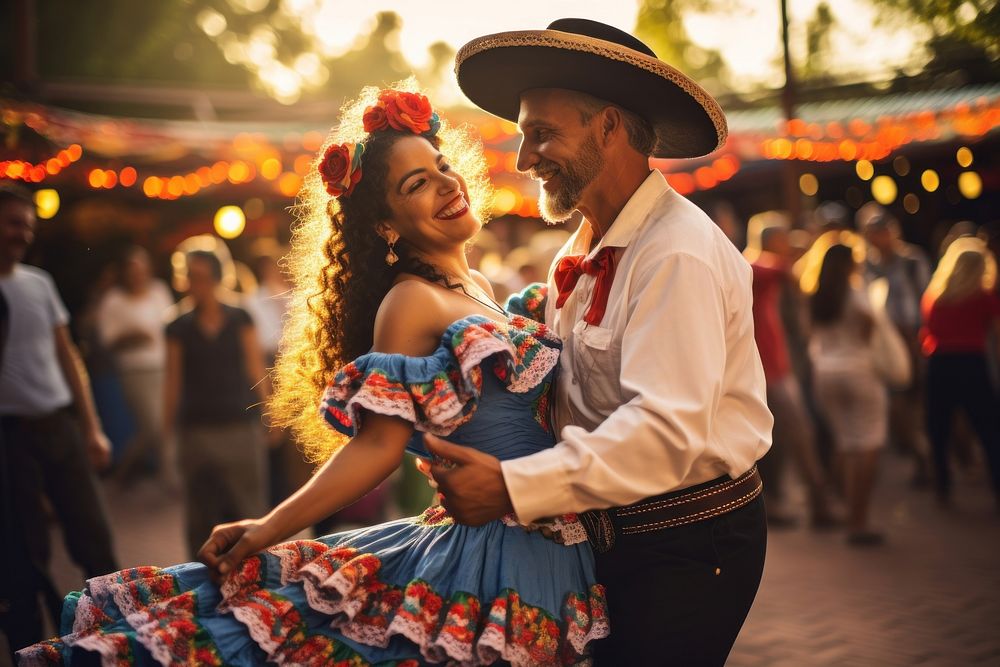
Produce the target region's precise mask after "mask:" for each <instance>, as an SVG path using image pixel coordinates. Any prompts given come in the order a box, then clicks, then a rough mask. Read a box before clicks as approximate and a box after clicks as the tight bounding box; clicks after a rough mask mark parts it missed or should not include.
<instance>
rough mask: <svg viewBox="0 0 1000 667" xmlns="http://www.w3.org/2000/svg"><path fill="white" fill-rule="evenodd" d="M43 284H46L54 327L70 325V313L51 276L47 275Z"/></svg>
mask: <svg viewBox="0 0 1000 667" xmlns="http://www.w3.org/2000/svg"><path fill="white" fill-rule="evenodd" d="M42 282H43V283H44V284H45V291H46V292H48V301H49V315H50V317H51V318H52V327H53V328H55V327H63V326H66V325H67V324H69V312H68V311H67V310H66V306H65V305H63V302H62V299H61V298H60V297H59V290H57V289H56V284H55V281H53V280H52V277H51V276H49V275H48V274H46V275H45V276H44V277H43V279H42Z"/></svg>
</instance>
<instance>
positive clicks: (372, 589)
mask: <svg viewBox="0 0 1000 667" xmlns="http://www.w3.org/2000/svg"><path fill="white" fill-rule="evenodd" d="M268 552H269V553H271V554H272V555H274V556H276V557H277V558H278V559H279V561H280V564H281V581H282V584H286V585H287V584H289V583H293V582H299V583H301V584H302V585H303V587H304V589H305V591H306V599H307V601H308V604H309V606H310V607H312V608H313V609H316V610H317V611H319V612H321V613H323V614H325V615H328V616H330V617H331V626H332V627H334V628H336V629H337V630H338V631H339V632H341V633H342V634H343V635H344V636H345V637H348V638H350V639H353V640H354V641H357V642H360V643H363V644H366V645H369V646H379V647H386V646H388V644H389V640H390V639H391V638H392V637H393V636H395V635H400V636H403V637H406V638H407V639H409V640H410V641H412V642H413V643H414V644H416V645H417V646H418V647H419V648H420V651H421V655H423V657H424V658H425V659H427V660H429V661H433V662H441V661H446V660H453V661H457V662H458V664H460V665H477V664H484V663H489V662H492V661H495V660H497V659H500V658H502V659H504V660H507V661H510V662H511V663H512V664H513V665H516V666H520V665H524V666H527V665H573V664H578V663H579V662H580V661H581V660H583V659H584V658H585V657H586V646H587V644H588V643H589V642H590V641H593V640H596V639H600V638H602V637H606V636H607V635H608V632H609V625H608V619H607V605H606V602H605V599H604V591H603V588H602V587H601V586H600V585H598V584H595V585H593V586H592V587H591V588H590V590H589V591H583V592H577V593H574V594H571V595H569V596H567V599H566V600H565V602H564V604H563V608H562V609H561V610H560V618H559V619H556V618H555V617H554V616H552V615H551V614H549V613H548V612H546V611H545V610H543V609H540V608H538V607H534V606H532V605H529V604H526V603H525V602H523V601H522V600H521V598H520V596H519V595H518V593H517V592H516V591H512V590H505V591H503V592H502V594H501V596H499V597H497V598H496V599H494V600H493V601H492V602H491V603H490V605H489V607H488V609H487V608H485V607H484V606H483V605H482V602H481V601H480V600H479V599H478V598H476V597H475V596H473V595H469V594H466V593H462V592H455V593H453V594H452V595H451V596H450V597H448V598H447V599H446V598H445V597H444V596H442V595H440V594H439V593H438V592H436V591H435V590H434V589H433V588H432V587H431V586H430V585H429V584H428V583H427V582H426V581H422V580H420V579H415V580H413V581H411V582H409V583H408V584H407V585H406V586H404V587H399V586H393V585H391V584H387V583H385V582H383V581H381V580H380V579H379V577H378V572H379V569H380V568H381V562H380V560H379V559H378V558H377V557H376V556H374V555H372V554H367V553H362V552H359V551H358V550H357V549H354V548H351V547H342V546H341V547H330V546H327V545H325V544H323V543H321V542H315V541H311V540H300V541H297V542H289V543H286V544H282V545H279V546H276V547H272V548H271V549H269V550H268ZM264 558H265V556H264V555H258V556H255V557H253V558H250V559H248V560H246V561H244V562H243V564H242V565H241V567H240V569H239V570H237V571H236V572H234V573H233V575H232V576H231V577H230V578H229V579H228V580H227V581H226V583H225V584H224V585H223V587H222V595H223V602H222V603H221V604H220V605H219V610H220V611H229V612H231V613H233V614H234V616H235V617H236V618H237V619H239V620H240V621H241V622H242V623H244V624H245V625H246V626H247V628H248V629H249V632H250V634H251V636H252V637H253V639H254V641H255V642H257V644H258V645H259V646H260V647H261V648H262V649H263V650H264V651H265V652H266V653H267V654H268V655H269V657H270V660H272V661H274V662H277V663H278V664H299V665H301V664H304V665H314V664H315V665H320V664H327V663H326V662H325V661H326V660H328V657H329V656H330V655H331V651H335V647H336V644H337V642H336V640H335V639H332V638H330V637H327V636H325V635H321V634H319V633H310V632H309V630H308V629H307V628H306V626H305V625H304V623H303V621H302V618H301V614H300V613H299V611H298V610H297V609H295V607H294V606H293V605H291V603H290V602H288V601H287V600H286V599H284V598H282V597H281V596H280V595H278V594H276V593H274V592H273V591H269V590H266V589H265V588H263V585H264V580H265V577H264V572H263V567H262V564H263V561H264Z"/></svg>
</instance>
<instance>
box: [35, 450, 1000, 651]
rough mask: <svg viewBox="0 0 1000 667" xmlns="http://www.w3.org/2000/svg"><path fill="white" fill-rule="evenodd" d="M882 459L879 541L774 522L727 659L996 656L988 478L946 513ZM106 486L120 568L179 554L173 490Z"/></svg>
mask: <svg viewBox="0 0 1000 667" xmlns="http://www.w3.org/2000/svg"><path fill="white" fill-rule="evenodd" d="M884 464H885V465H884V466H883V471H882V476H881V479H880V482H879V488H878V497H877V500H876V507H877V509H876V521H877V523H878V525H879V526H881V527H883V528H885V530H886V532H887V534H888V536H889V540H888V543H887V545H886V546H884V547H881V548H878V549H868V550H858V549H852V548H849V547H847V546H846V545H845V544H844V543H843V536H842V534H841V533H837V532H834V533H813V532H811V531H809V530H808V529H806V528H799V529H791V530H784V531H780V532H779V531H772V532H771V535H770V540H769V548H768V560H767V566H766V569H765V573H764V581H763V583H762V585H761V590H760V593H759V595H758V597H757V602H756V604H755V606H754V608H753V610H752V611H751V614H750V617H749V619H748V621H747V624H746V626H745V627H744V630H743V633H742V635H741V636H740V639H739V641H738V642H737V644H736V647H735V649H734V650H733V654H732V656H731V659H730V661H729V664H730V665H732V666H733V667H751V666H754V665H768V666H775V667H777V666H792V665H794V666H802V665H859V666H868V665H940V666H941V667H957V666H961V665H1000V630H998V629H1000V515H997V514H996V513H995V512H994V511H993V506H992V500H991V496H990V494H989V490H988V488H987V484H986V481H985V479H984V476H983V475H981V474H973V475H972V476H971V478H969V477H970V476H968V475H967V476H966V479H965V481H964V483H963V484H962V485H960V486H959V488H958V489H957V491H958V493H957V498H956V509H955V510H953V511H950V512H943V511H941V510H939V509H937V508H936V507H935V505H934V503H933V501H932V499H931V496H930V494H929V493H928V492H926V491H923V492H918V491H913V490H911V489H910V488H908V485H907V482H906V469H905V466H904V465H903V464H902V462H901V461H899V460H898V459H896V458H895V457H894V456H892V455H889V456H887V458H886V459H885V460H884ZM958 480H962V476H959V477H958ZM107 491H108V493H107V499H108V501H109V507H110V511H111V514H112V517H113V523H114V527H115V533H116V540H117V544H116V547H117V551H118V555H119V558H120V561H121V564H122V565H123V566H132V565H138V564H155V565H168V564H170V563H175V562H178V561H180V560H183V559H184V558H185V554H184V552H183V547H182V539H181V526H180V509H179V505H178V502H177V501H176V500H171V499H169V498H168V497H166V496H164V495H163V494H161V493H160V492H159V491H158V490H157V489H156V488H155V487H153V486H152V485H140V486H138V487H136V488H135V489H133V490H131V491H130V492H128V493H123V492H120V491H115V490H113V489H110V488H109V489H107ZM54 567H55V569H56V571H57V572H58V583H59V584H60V586H62V587H63V588H64V589H66V590H69V589H71V588H76V587H78V586H79V585H80V583H81V580H80V575H79V573H78V572H77V571H76V570H75V569H74V568H73V567H72V565H70V564H69V563H68V561H67V559H66V557H65V555H64V554H63V553H60V554H59V555H58V556H57V559H56V562H55V563H54Z"/></svg>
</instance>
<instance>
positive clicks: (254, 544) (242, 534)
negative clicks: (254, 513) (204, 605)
mask: <svg viewBox="0 0 1000 667" xmlns="http://www.w3.org/2000/svg"><path fill="white" fill-rule="evenodd" d="M273 541H274V536H273V535H271V534H270V531H269V530H268V529H267V527H266V523H265V522H264V521H262V520H259V519H247V520H244V521H236V522H234V523H222V524H219V525H218V526H216V527H215V528H214V529H212V535H211V537H209V538H208V541H207V542H205V544H203V545H202V547H201V549H199V550H198V560H199V561H201V562H202V563H204V564H205V565H206V566H207V567H208V570H209V576H211V578H212V581H214V582H215V583H216V584H218V583H221V582H222V580H223V579H225V577H226V575H228V574H229V573H230V572H232V571H233V570H235V569H236V567H237V566H238V565H239V564H240V563H241V562H242V561H243V559H245V558H247V557H248V556H251V555H252V554H254V553H256V552H258V551H260V550H261V549H264V548H266V547H269V546H271V544H272V542H273Z"/></svg>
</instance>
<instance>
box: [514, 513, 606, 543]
mask: <svg viewBox="0 0 1000 667" xmlns="http://www.w3.org/2000/svg"><path fill="white" fill-rule="evenodd" d="M501 521H503V523H504V525H505V526H511V527H516V528H523V529H524V530H527V531H529V532H533V531H538V532H540V533H541V534H542V535H544V536H545V537H547V538H548V539H550V540H552V541H553V542H555V543H556V544H564V545H566V546H571V545H573V544H583V543H584V542H586V541H587V530H586V529H585V528H584V527H583V524H582V523H580V519H579V518H578V517H577V515H576V514H563V515H561V516H554V517H548V518H545V519H539V520H538V521H533V522H531V523H529V524H522V523H520V522H519V521H518V520H517V516H515V515H514V514H507V515H505V516H504V517H503V518H502V519H501Z"/></svg>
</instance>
